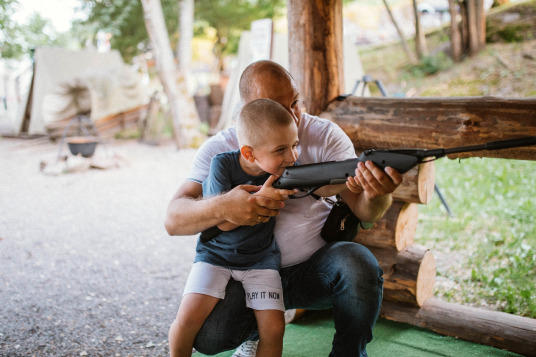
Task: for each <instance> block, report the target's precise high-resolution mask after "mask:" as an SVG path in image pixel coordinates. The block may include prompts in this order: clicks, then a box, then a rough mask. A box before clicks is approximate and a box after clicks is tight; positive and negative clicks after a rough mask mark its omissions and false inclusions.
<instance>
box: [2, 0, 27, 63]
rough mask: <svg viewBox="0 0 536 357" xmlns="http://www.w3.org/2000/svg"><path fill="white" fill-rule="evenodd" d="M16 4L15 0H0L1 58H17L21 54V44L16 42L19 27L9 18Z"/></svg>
mask: <svg viewBox="0 0 536 357" xmlns="http://www.w3.org/2000/svg"><path fill="white" fill-rule="evenodd" d="M17 4H18V1H17V0H0V56H1V57H2V58H19V57H20V56H21V55H22V46H21V44H19V43H18V42H17V37H19V27H18V26H17V24H16V23H14V22H13V20H12V18H11V16H12V15H13V13H14V11H15V6H16V5H17Z"/></svg>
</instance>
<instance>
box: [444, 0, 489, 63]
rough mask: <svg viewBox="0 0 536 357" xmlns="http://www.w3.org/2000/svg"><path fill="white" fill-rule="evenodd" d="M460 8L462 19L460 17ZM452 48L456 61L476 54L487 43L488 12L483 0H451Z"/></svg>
mask: <svg viewBox="0 0 536 357" xmlns="http://www.w3.org/2000/svg"><path fill="white" fill-rule="evenodd" d="M458 9H459V14H460V17H461V20H459V18H458ZM449 11H450V14H451V37H450V41H451V48H452V55H453V56H452V57H453V59H454V61H456V62H459V61H460V60H461V59H462V57H463V55H470V56H471V55H475V54H477V53H478V52H479V51H480V50H481V49H482V48H483V47H484V46H485V44H486V13H485V11H484V1H483V0H449Z"/></svg>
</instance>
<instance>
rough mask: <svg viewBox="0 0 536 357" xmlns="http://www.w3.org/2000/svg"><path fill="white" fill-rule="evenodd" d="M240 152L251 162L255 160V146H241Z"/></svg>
mask: <svg viewBox="0 0 536 357" xmlns="http://www.w3.org/2000/svg"><path fill="white" fill-rule="evenodd" d="M240 153H241V154H242V156H243V157H244V159H246V160H248V161H249V162H255V156H254V155H253V148H252V147H251V146H248V145H244V146H242V147H241V148H240Z"/></svg>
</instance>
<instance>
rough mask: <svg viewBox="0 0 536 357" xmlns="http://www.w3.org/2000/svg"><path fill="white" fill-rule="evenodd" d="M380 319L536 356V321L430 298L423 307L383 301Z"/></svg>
mask: <svg viewBox="0 0 536 357" xmlns="http://www.w3.org/2000/svg"><path fill="white" fill-rule="evenodd" d="M380 316H381V317H383V318H386V319H388V320H393V321H398V322H404V323H408V324H411V325H415V326H419V327H423V328H426V329H428V330H432V331H435V332H437V333H440V334H443V335H448V336H454V337H457V338H461V339H463V340H467V341H472V342H476V343H480V344H485V345H489V346H494V347H497V348H502V349H506V350H509V351H512V352H515V353H519V354H521V355H524V356H536V320H534V319H529V318H526V317H520V316H515V315H511V314H507V313H504V312H497V311H487V310H483V309H477V308H474V307H468V306H463V305H458V304H452V303H448V302H444V301H442V300H439V299H437V298H430V299H428V300H426V302H425V303H424V304H423V305H422V307H421V308H418V307H415V306H410V305H404V304H397V303H393V302H389V301H385V300H384V301H383V303H382V309H381V312H380Z"/></svg>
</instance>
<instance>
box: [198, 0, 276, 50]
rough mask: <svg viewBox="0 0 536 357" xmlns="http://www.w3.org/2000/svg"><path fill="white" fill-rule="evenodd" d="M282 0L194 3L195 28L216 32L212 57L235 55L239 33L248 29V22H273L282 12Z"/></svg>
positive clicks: (204, 0) (227, 0) (199, 0)
mask: <svg viewBox="0 0 536 357" xmlns="http://www.w3.org/2000/svg"><path fill="white" fill-rule="evenodd" d="M284 4H285V2H283V0H253V1H252V0H220V1H213V0H196V1H195V18H196V20H197V26H198V27H201V28H204V27H206V26H209V27H211V28H214V29H215V30H216V43H215V45H214V54H215V55H216V57H217V58H219V59H221V58H222V57H223V55H225V54H229V53H236V51H237V49H238V42H239V39H240V35H241V33H242V31H244V30H247V29H249V28H250V25H251V22H252V21H254V20H258V19H263V18H273V17H274V16H276V14H277V13H278V11H279V10H280V9H282V8H283V6H284Z"/></svg>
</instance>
